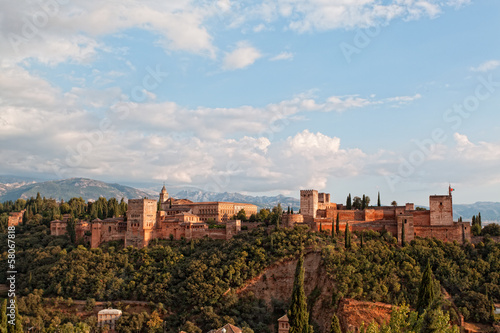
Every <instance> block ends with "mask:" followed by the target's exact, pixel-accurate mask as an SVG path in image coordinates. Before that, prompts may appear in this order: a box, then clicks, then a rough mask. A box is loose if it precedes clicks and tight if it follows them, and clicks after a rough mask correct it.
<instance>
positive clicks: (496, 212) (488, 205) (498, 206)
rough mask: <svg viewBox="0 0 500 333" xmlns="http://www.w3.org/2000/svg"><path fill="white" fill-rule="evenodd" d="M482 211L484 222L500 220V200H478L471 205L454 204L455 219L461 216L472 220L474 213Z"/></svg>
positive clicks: (466, 219) (465, 219)
mask: <svg viewBox="0 0 500 333" xmlns="http://www.w3.org/2000/svg"><path fill="white" fill-rule="evenodd" d="M478 213H481V220H482V221H483V222H500V202H484V201H483V202H476V203H474V204H469V205H453V214H454V217H455V219H457V218H458V217H459V216H462V217H463V220H464V221H470V220H471V219H472V215H477V214H478Z"/></svg>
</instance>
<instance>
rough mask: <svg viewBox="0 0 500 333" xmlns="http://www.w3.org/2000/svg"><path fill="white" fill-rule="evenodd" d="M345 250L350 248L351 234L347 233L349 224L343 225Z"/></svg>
mask: <svg viewBox="0 0 500 333" xmlns="http://www.w3.org/2000/svg"><path fill="white" fill-rule="evenodd" d="M345 248H346V249H349V248H351V232H350V231H349V222H347V223H346V225H345Z"/></svg>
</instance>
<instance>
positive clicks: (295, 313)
mask: <svg viewBox="0 0 500 333" xmlns="http://www.w3.org/2000/svg"><path fill="white" fill-rule="evenodd" d="M303 265H304V256H303V255H302V253H301V254H300V257H299V261H298V262H297V268H296V270H295V280H294V282H293V291H292V303H291V305H290V332H291V333H312V326H310V325H309V312H308V311H307V301H306V294H305V292H304V266H303Z"/></svg>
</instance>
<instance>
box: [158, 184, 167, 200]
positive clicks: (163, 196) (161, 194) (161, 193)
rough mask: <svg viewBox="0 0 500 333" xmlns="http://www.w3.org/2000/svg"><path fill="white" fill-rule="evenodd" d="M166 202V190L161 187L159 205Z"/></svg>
mask: <svg viewBox="0 0 500 333" xmlns="http://www.w3.org/2000/svg"><path fill="white" fill-rule="evenodd" d="M167 200H168V192H167V189H166V188H165V185H163V188H162V189H161V192H160V205H161V204H163V203H165V202H166V201H167Z"/></svg>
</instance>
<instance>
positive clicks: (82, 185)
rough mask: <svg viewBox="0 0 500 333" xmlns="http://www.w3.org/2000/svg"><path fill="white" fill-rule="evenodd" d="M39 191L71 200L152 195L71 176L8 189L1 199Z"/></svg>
mask: <svg viewBox="0 0 500 333" xmlns="http://www.w3.org/2000/svg"><path fill="white" fill-rule="evenodd" d="M2 185H5V184H2ZM38 192H40V194H41V195H42V196H45V197H47V198H54V199H57V200H60V199H64V200H69V199H71V198H73V197H77V198H78V197H82V198H83V199H84V200H90V199H92V200H97V199H99V197H101V196H102V197H105V198H106V199H110V198H117V199H119V200H120V199H121V198H125V199H134V198H143V197H148V196H150V194H148V193H146V192H144V191H140V190H137V189H135V188H132V187H129V186H123V185H120V184H110V183H105V182H101V181H98V180H93V179H87V178H71V179H64V180H54V181H46V182H40V183H30V184H26V185H22V186H19V187H15V188H12V189H7V190H6V191H5V192H3V193H0V201H6V200H12V201H15V200H17V199H19V198H21V199H29V198H30V197H36V194H37V193H38Z"/></svg>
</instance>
